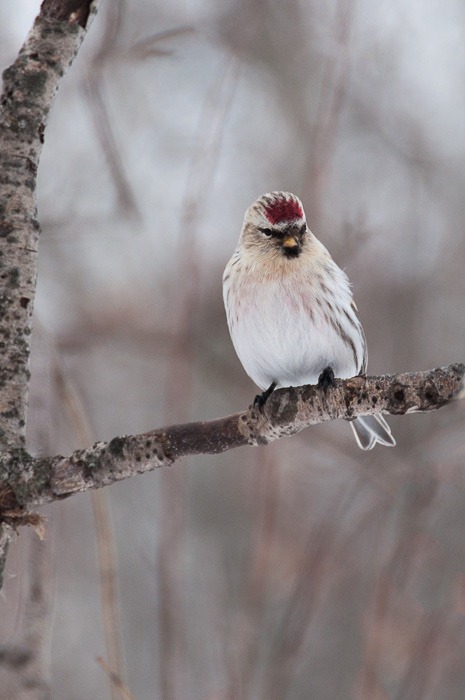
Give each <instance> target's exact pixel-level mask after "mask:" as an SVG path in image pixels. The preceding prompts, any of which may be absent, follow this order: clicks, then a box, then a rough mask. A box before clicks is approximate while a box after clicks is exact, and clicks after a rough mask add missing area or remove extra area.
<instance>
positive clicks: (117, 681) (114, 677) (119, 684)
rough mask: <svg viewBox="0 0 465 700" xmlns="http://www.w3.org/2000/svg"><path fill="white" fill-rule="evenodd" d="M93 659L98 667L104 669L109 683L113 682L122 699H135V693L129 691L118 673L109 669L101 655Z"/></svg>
mask: <svg viewBox="0 0 465 700" xmlns="http://www.w3.org/2000/svg"><path fill="white" fill-rule="evenodd" d="M95 660H96V662H97V663H98V665H99V666H100V668H102V669H103V670H104V671H105V673H106V674H107V676H108V678H109V679H110V681H111V683H112V684H113V686H114V687H115V689H116V690H118V691H119V693H120V695H121V697H123V698H124V700H136V698H135V695H133V694H132V693H131V691H130V690H129V688H127V686H126V685H125V684H124V683H123V681H122V680H121V678H120V677H119V676H118V674H116V673H115V672H114V671H112V670H111V668H110V667H109V666H108V664H107V663H105V661H104V660H103V659H102V657H101V656H97V658H96V659H95Z"/></svg>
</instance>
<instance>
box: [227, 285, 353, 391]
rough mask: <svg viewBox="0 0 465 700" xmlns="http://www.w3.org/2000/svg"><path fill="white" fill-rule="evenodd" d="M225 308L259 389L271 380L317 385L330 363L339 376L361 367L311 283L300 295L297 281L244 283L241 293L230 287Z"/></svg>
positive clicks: (240, 353)
mask: <svg viewBox="0 0 465 700" xmlns="http://www.w3.org/2000/svg"><path fill="white" fill-rule="evenodd" d="M349 294H350V293H349ZM349 302H350V297H349ZM228 305H229V308H228ZM227 308H228V323H229V328H230V332H231V338H232V341H233V344H234V347H235V350H236V352H237V355H238V357H239V359H240V360H241V362H242V364H243V366H244V369H245V371H246V372H247V374H248V375H249V376H250V377H251V379H253V381H254V382H255V383H256V384H257V385H258V386H259V387H260V388H261V389H267V388H268V387H269V386H270V384H271V383H272V382H276V383H277V386H278V387H284V386H300V385H302V384H315V383H316V382H317V381H318V377H319V375H320V373H321V372H322V371H323V369H325V367H328V365H331V367H332V368H333V371H334V374H335V375H336V376H337V377H341V378H345V377H352V376H354V375H355V374H357V373H358V371H359V369H360V367H359V366H357V364H356V357H355V355H354V350H353V348H352V347H351V346H350V345H348V343H347V342H346V341H344V339H343V338H342V337H341V334H340V333H338V330H337V323H334V320H333V323H331V322H330V321H329V315H328V314H330V309H329V308H328V307H327V306H325V305H323V304H321V303H320V302H319V301H318V299H317V298H316V297H315V294H314V290H312V288H311V285H309V288H308V289H306V290H305V293H304V294H303V295H300V296H299V295H298V294H296V292H295V286H293V285H291V284H286V283H285V282H282V281H281V282H280V283H274V282H263V283H261V284H253V285H250V287H249V288H248V289H247V288H246V287H242V289H241V290H240V294H237V295H236V294H234V291H233V290H232V289H231V290H230V298H229V301H228V303H227ZM333 316H334V314H333ZM336 316H337V314H336ZM336 320H337V319H336ZM359 357H360V358H361V357H362V350H361V348H360V352H359ZM359 364H360V363H359Z"/></svg>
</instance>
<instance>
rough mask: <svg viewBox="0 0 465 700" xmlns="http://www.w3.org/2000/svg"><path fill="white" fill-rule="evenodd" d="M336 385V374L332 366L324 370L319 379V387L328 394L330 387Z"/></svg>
mask: <svg viewBox="0 0 465 700" xmlns="http://www.w3.org/2000/svg"><path fill="white" fill-rule="evenodd" d="M333 384H334V372H333V368H332V367H331V365H328V366H327V367H325V368H324V370H323V371H322V373H321V374H320V376H319V377H318V387H319V388H320V389H323V391H324V392H325V393H326V392H327V391H328V389H329V387H330V386H332V385H333Z"/></svg>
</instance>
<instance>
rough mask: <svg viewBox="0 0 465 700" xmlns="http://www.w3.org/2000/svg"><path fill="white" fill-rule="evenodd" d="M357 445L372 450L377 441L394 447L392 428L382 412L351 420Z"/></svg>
mask: <svg viewBox="0 0 465 700" xmlns="http://www.w3.org/2000/svg"><path fill="white" fill-rule="evenodd" d="M350 425H351V426H352V430H353V431H354V435H355V439H356V440H357V445H358V446H359V447H360V448H361V449H362V450H371V449H372V448H373V447H374V446H375V445H376V443H377V442H379V444H380V445H386V447H394V445H395V444H396V441H395V440H394V438H393V436H392V433H391V428H390V427H389V425H388V424H387V423H386V421H385V420H384V418H383V416H382V415H381V414H380V413H377V414H376V415H374V416H359V417H358V418H355V419H354V420H353V421H351V422H350Z"/></svg>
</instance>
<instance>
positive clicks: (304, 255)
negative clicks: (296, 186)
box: [223, 192, 396, 450]
mask: <svg viewBox="0 0 465 700" xmlns="http://www.w3.org/2000/svg"><path fill="white" fill-rule="evenodd" d="M223 296H224V304H225V307H226V315H227V318H228V326H229V331H230V333H231V338H232V341H233V344H234V347H235V349H236V352H237V354H238V356H239V359H240V361H241V362H242V364H243V366H244V369H245V371H246V372H247V374H248V375H249V377H251V379H253V381H254V382H255V383H256V384H257V385H258V386H259V387H260V388H261V389H262V390H263V394H261V396H259V397H257V399H256V400H258V403H259V404H263V403H264V402H265V401H266V400H267V398H268V396H269V395H270V394H271V392H272V391H273V390H274V389H275V388H277V387H278V388H279V387H287V386H301V385H303V384H316V383H318V382H320V383H321V382H323V383H324V382H326V383H328V382H331V381H332V379H333V378H334V377H339V378H341V379H345V378H348V377H353V376H355V375H358V374H362V373H364V372H365V371H366V367H367V347H366V341H365V334H364V332H363V328H362V326H361V323H360V321H359V319H358V316H357V307H356V306H355V303H354V301H353V299H352V293H351V290H350V283H349V280H348V278H347V276H346V274H345V273H344V272H343V271H342V270H341V269H340V268H339V267H338V266H337V265H336V263H335V262H334V260H333V259H332V258H331V256H330V254H329V253H328V251H327V250H326V248H325V247H324V245H322V243H320V241H319V240H318V239H317V238H316V237H315V236H314V235H313V233H312V232H311V231H310V230H309V229H308V228H307V223H306V220H305V214H304V210H303V207H302V203H301V201H300V200H299V199H298V197H296V196H295V195H293V194H290V193H289V192H271V194H264V195H263V196H262V197H260V198H259V199H257V201H256V202H254V203H253V204H252V205H251V206H250V207H249V208H248V209H247V211H246V213H245V217H244V223H243V226H242V232H241V236H240V239H239V244H238V246H237V248H236V250H235V251H234V253H233V256H232V258H231V260H230V261H229V263H228V264H227V266H226V269H225V271H224V276H223ZM351 426H352V428H353V431H354V433H355V438H356V440H357V443H358V445H359V446H360V447H361V448H362V449H363V450H370V449H371V448H372V447H374V445H375V444H376V443H377V442H379V443H380V444H381V445H395V444H396V443H395V440H394V438H393V437H392V434H391V430H390V428H389V426H388V424H387V423H386V421H385V420H384V418H383V417H382V416H381V415H379V414H378V415H375V416H361V417H358V418H356V419H355V420H353V421H351Z"/></svg>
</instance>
